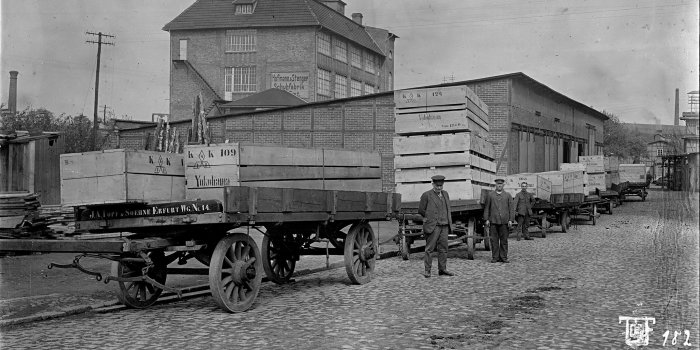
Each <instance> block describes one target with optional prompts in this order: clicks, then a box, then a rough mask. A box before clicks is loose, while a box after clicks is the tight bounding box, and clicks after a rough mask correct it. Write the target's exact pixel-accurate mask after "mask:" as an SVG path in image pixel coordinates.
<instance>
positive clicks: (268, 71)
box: [163, 0, 396, 120]
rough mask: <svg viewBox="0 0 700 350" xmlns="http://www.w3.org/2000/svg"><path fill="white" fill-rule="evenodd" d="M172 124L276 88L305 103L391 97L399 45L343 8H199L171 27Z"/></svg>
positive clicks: (267, 4)
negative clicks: (199, 107)
mask: <svg viewBox="0 0 700 350" xmlns="http://www.w3.org/2000/svg"><path fill="white" fill-rule="evenodd" d="M163 30H165V31H168V32H169V33H170V56H171V65H170V116H171V120H183V119H187V118H189V117H190V115H191V113H192V112H191V111H192V101H193V97H194V96H195V95H197V94H199V93H202V95H203V99H204V101H205V106H207V113H208V116H216V115H221V114H223V113H225V112H223V111H221V110H220V109H219V108H218V105H220V104H222V103H226V102H227V101H235V100H238V99H241V98H244V97H247V96H250V95H252V94H255V93H257V92H261V91H264V90H267V89H270V88H278V89H282V90H286V91H289V92H291V93H293V94H294V95H296V96H298V97H299V98H301V99H303V100H304V101H306V102H316V101H324V100H330V99H335V98H345V97H355V96H362V95H366V94H373V93H377V92H382V91H391V90H393V81H394V60H393V54H394V52H393V51H394V40H395V38H396V36H395V35H394V34H392V33H390V32H389V31H387V30H385V29H381V28H374V27H369V26H365V25H363V24H362V14H359V13H354V14H352V19H350V18H348V17H346V16H345V3H344V2H343V1H342V0H198V1H196V2H195V3H194V4H192V5H191V6H190V7H189V8H187V9H186V10H185V11H183V12H182V13H181V14H180V15H179V16H177V17H176V18H175V19H173V20H172V21H171V22H170V23H168V24H166V25H165V27H164V28H163Z"/></svg>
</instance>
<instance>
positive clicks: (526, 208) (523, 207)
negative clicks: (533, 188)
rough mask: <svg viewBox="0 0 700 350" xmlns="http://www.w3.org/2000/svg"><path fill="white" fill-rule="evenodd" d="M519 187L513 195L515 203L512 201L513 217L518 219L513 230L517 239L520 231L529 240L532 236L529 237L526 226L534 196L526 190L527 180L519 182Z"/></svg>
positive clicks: (530, 214) (528, 221)
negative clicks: (518, 190) (516, 225)
mask: <svg viewBox="0 0 700 350" xmlns="http://www.w3.org/2000/svg"><path fill="white" fill-rule="evenodd" d="M520 189H521V190H520V192H518V193H517V194H516V195H515V199H514V202H515V203H513V208H514V209H515V218H516V219H517V221H518V227H517V228H516V229H515V231H516V232H517V234H518V236H517V237H518V241H519V240H520V232H521V231H522V233H523V237H525V240H526V241H530V240H532V238H530V233H529V232H528V228H529V227H530V216H532V204H533V203H535V197H534V196H533V195H532V194H531V193H529V192H528V191H527V182H523V183H521V184H520Z"/></svg>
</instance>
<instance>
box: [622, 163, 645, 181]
mask: <svg viewBox="0 0 700 350" xmlns="http://www.w3.org/2000/svg"><path fill="white" fill-rule="evenodd" d="M619 169H620V170H619V173H620V182H627V181H629V182H630V183H633V184H641V183H646V181H647V167H646V165H644V164H620V167H619Z"/></svg>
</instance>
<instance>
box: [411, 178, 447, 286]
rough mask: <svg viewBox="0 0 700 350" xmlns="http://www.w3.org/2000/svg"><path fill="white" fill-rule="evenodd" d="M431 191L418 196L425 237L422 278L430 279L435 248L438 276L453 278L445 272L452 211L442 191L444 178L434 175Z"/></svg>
mask: <svg viewBox="0 0 700 350" xmlns="http://www.w3.org/2000/svg"><path fill="white" fill-rule="evenodd" d="M431 179H432V180H433V189H432V190H429V191H426V192H425V193H423V194H422V195H421V196H420V203H419V204H418V214H420V215H421V216H422V217H423V233H424V234H425V236H426V241H425V256H424V257H423V262H424V265H425V272H424V273H423V276H425V278H430V270H431V268H432V265H433V257H432V256H430V255H431V254H432V252H433V251H434V250H435V247H436V246H437V252H438V275H440V276H454V274H453V273H452V272H449V271H447V235H448V234H449V233H450V230H452V211H451V209H450V196H449V195H448V194H447V192H445V191H443V190H442V185H443V184H444V183H445V177H444V176H442V175H435V176H433V177H432V178H431Z"/></svg>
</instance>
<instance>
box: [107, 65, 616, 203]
mask: <svg viewBox="0 0 700 350" xmlns="http://www.w3.org/2000/svg"><path fill="white" fill-rule="evenodd" d="M459 84H462V85H467V86H469V87H470V88H471V89H472V90H474V91H475V92H476V94H477V95H478V97H479V98H480V99H482V100H483V101H484V102H486V104H488V107H489V112H490V115H489V124H490V127H489V129H490V130H489V135H490V136H489V140H490V141H491V142H492V143H494V145H495V148H496V160H497V163H498V164H500V165H499V168H498V174H500V175H504V174H514V173H521V172H540V171H547V170H555V169H558V166H559V164H560V163H562V162H565V163H566V162H577V161H578V156H580V155H595V154H601V153H600V152H601V150H602V139H603V135H602V133H603V122H604V121H605V120H606V119H607V117H606V116H605V115H604V114H602V113H600V112H598V111H596V110H594V109H592V108H590V107H587V106H585V105H583V104H582V103H580V102H577V101H575V100H573V99H571V98H568V97H566V96H564V95H562V94H560V93H558V92H556V91H554V90H553V89H551V88H549V87H547V86H545V85H544V84H542V83H539V82H537V81H536V80H534V79H532V78H530V77H528V76H527V75H525V74H523V73H514V74H508V75H501V76H496V77H489V78H482V79H476V80H468V81H463V82H456V83H450V84H446V85H459ZM251 100H255V99H251ZM261 103H262V102H261ZM248 107H251V108H254V106H248ZM394 107H395V104H394V93H393V92H384V93H377V94H372V95H366V96H358V97H348V98H344V99H336V100H328V101H319V102H311V103H307V104H300V105H295V106H288V107H282V108H273V109H263V110H254V111H252V112H243V113H233V114H226V115H222V116H217V117H212V118H209V123H210V129H211V134H212V142H213V143H220V142H225V141H228V142H251V143H258V144H277V145H285V146H290V147H322V148H347V149H352V150H375V151H378V152H379V153H381V156H382V180H383V188H384V190H385V191H392V190H393V188H394V154H393V143H392V140H393V137H394V136H395V129H394V127H395V126H394ZM171 126H174V127H177V130H178V132H179V133H180V139H181V140H186V139H187V133H188V128H189V127H190V122H189V121H177V122H174V123H172V124H171ZM152 132H153V128H152V127H141V128H135V129H131V130H123V131H121V132H120V135H119V144H118V145H117V147H122V148H136V149H143V148H144V147H145V144H146V140H147V139H149V133H152ZM503 150H508V151H507V152H503Z"/></svg>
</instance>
